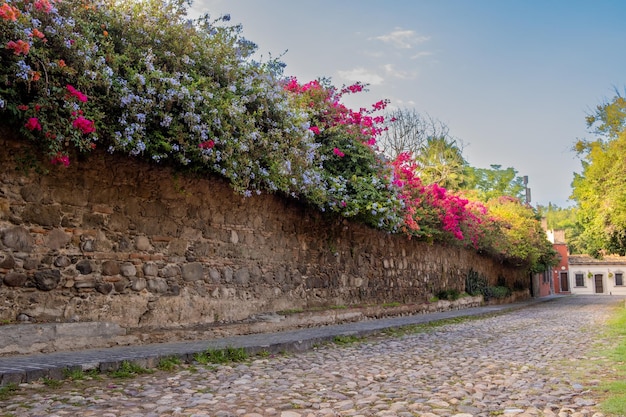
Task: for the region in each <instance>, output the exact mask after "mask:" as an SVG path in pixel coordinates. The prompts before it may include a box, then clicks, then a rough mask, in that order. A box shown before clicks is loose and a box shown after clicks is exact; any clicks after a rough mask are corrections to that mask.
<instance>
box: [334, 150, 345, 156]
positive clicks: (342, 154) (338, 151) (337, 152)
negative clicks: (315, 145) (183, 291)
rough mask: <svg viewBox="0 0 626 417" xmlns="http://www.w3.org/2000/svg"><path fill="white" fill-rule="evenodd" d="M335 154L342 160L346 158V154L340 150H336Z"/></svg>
mask: <svg viewBox="0 0 626 417" xmlns="http://www.w3.org/2000/svg"><path fill="white" fill-rule="evenodd" d="M333 153H334V154H335V155H337V156H338V157H340V158H343V157H344V156H346V154H345V153H343V152H341V150H339V148H335V149H333Z"/></svg>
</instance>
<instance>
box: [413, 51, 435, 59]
mask: <svg viewBox="0 0 626 417" xmlns="http://www.w3.org/2000/svg"><path fill="white" fill-rule="evenodd" d="M432 54H433V53H432V52H429V51H422V52H418V53H416V54H415V55H412V56H411V59H419V58H424V57H427V56H431V55H432Z"/></svg>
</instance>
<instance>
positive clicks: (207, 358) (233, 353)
mask: <svg viewBox="0 0 626 417" xmlns="http://www.w3.org/2000/svg"><path fill="white" fill-rule="evenodd" d="M247 359H248V354H247V353H246V351H245V349H244V348H233V347H227V348H226V349H207V350H206V351H204V352H201V353H198V354H196V355H195V356H194V360H195V361H196V362H198V363H199V364H201V365H208V364H224V363H230V362H243V361H246V360H247Z"/></svg>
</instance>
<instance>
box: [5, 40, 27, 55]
mask: <svg viewBox="0 0 626 417" xmlns="http://www.w3.org/2000/svg"><path fill="white" fill-rule="evenodd" d="M7 49H12V50H13V53H14V54H15V55H19V54H24V55H27V54H28V51H30V44H29V43H28V42H24V41H23V40H21V39H20V40H19V41H17V42H13V41H9V42H8V43H7Z"/></svg>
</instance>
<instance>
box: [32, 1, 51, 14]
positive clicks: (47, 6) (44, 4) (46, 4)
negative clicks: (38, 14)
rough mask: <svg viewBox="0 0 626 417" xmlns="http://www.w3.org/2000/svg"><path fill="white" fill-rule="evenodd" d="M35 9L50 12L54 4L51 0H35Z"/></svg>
mask: <svg viewBox="0 0 626 417" xmlns="http://www.w3.org/2000/svg"><path fill="white" fill-rule="evenodd" d="M35 9H37V10H40V11H43V12H46V13H50V12H51V11H52V4H51V3H50V0H37V1H35Z"/></svg>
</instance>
